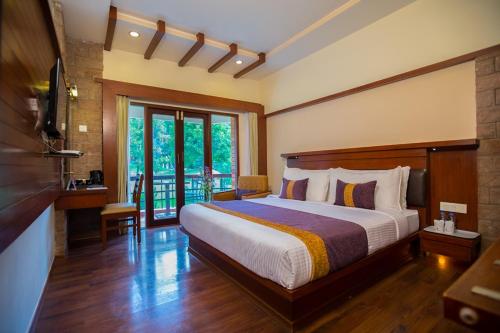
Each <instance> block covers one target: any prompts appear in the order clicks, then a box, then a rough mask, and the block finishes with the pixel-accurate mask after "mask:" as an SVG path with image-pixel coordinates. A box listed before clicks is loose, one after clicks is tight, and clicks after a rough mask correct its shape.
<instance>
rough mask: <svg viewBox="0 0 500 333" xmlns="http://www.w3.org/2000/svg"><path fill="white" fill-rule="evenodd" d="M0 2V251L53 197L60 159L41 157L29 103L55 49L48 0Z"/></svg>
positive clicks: (44, 78) (47, 71)
mask: <svg viewBox="0 0 500 333" xmlns="http://www.w3.org/2000/svg"><path fill="white" fill-rule="evenodd" d="M1 6H2V8H1V11H0V15H1V32H0V35H1V54H0V59H1V62H0V252H2V251H3V250H4V249H5V248H6V247H7V246H8V245H9V244H10V243H11V242H12V241H14V240H15V239H16V238H17V237H18V236H19V235H20V234H21V233H22V232H23V231H24V230H25V229H26V228H27V227H29V226H30V224H31V223H32V222H33V221H34V219H36V217H38V216H39V215H40V214H41V213H42V212H43V210H45V209H46V208H47V207H48V206H49V205H50V204H51V203H52V202H53V201H54V200H55V198H56V197H57V195H58V193H59V188H60V168H59V166H60V161H59V160H58V159H49V158H44V157H42V155H41V152H42V151H43V143H42V141H41V139H40V136H39V135H38V134H37V133H36V132H35V130H34V125H35V114H34V113H33V112H32V111H31V110H30V108H29V103H28V99H29V98H32V97H34V90H33V88H34V87H38V86H44V85H45V86H46V85H47V84H48V80H49V74H50V68H51V67H52V66H53V65H54V63H55V61H56V57H57V55H58V54H59V50H58V46H57V45H56V44H57V40H56V39H55V36H53V33H54V30H53V26H52V19H51V17H50V10H49V7H48V3H47V2H46V0H23V1H2V2H1ZM54 41H56V44H54ZM63 98H64V96H63ZM59 112H64V110H62V111H61V110H59Z"/></svg>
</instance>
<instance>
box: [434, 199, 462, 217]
mask: <svg viewBox="0 0 500 333" xmlns="http://www.w3.org/2000/svg"><path fill="white" fill-rule="evenodd" d="M439 209H440V210H443V211H445V212H453V213H460V214H467V205H466V204H460V203H454V202H444V201H441V202H440V203H439Z"/></svg>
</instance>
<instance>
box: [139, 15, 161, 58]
mask: <svg viewBox="0 0 500 333" xmlns="http://www.w3.org/2000/svg"><path fill="white" fill-rule="evenodd" d="M163 35H165V21H162V20H158V22H156V33H155V35H154V36H153V38H152V39H151V42H149V46H148V49H147V50H146V53H144V59H148V60H149V59H151V56H152V55H153V52H154V51H155V50H156V48H157V47H158V44H160V41H161V39H162V38H163Z"/></svg>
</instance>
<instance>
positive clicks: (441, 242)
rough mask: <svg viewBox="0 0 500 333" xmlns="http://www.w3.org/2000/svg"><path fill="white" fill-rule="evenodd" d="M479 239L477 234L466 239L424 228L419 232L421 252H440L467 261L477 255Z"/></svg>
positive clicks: (474, 258)
mask: <svg viewBox="0 0 500 333" xmlns="http://www.w3.org/2000/svg"><path fill="white" fill-rule="evenodd" d="M480 241H481V236H479V235H478V236H477V237H476V238H473V239H466V238H460V237H455V236H450V235H445V234H437V233H433V232H429V231H425V230H424V231H421V232H420V247H421V250H422V251H423V252H431V253H436V254H442V255H445V256H448V257H452V258H455V259H458V260H463V261H467V262H473V261H474V260H476V258H477V257H478V255H479V250H480V244H481V242H480Z"/></svg>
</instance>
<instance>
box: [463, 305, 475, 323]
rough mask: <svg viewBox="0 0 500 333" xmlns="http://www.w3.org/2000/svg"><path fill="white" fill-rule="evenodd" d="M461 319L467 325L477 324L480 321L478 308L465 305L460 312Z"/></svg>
mask: <svg viewBox="0 0 500 333" xmlns="http://www.w3.org/2000/svg"><path fill="white" fill-rule="evenodd" d="M459 315H460V319H461V320H462V321H463V322H464V323H465V324H467V325H475V324H477V322H478V321H479V316H478V314H477V312H476V310H474V309H471V308H469V307H463V308H461V309H460V312H459Z"/></svg>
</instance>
